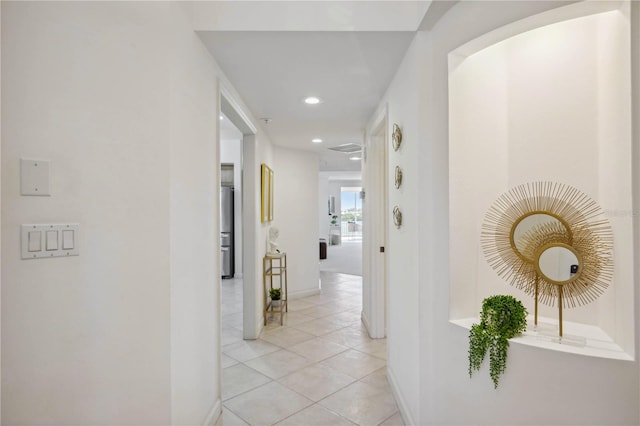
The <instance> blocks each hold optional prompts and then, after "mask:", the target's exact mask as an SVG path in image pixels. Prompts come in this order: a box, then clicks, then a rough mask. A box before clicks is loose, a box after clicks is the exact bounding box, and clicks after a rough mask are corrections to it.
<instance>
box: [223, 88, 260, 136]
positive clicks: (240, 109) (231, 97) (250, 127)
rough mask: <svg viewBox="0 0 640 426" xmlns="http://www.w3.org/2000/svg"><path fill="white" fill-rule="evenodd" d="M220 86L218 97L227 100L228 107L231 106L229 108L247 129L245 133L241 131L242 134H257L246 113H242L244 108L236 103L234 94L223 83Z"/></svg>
mask: <svg viewBox="0 0 640 426" xmlns="http://www.w3.org/2000/svg"><path fill="white" fill-rule="evenodd" d="M220 86H221V87H220V96H221V97H224V98H225V99H226V100H227V102H229V105H230V106H231V108H233V110H234V111H235V112H236V114H237V115H238V117H239V118H240V119H241V120H242V121H244V124H245V125H246V126H247V129H245V131H243V132H242V133H243V134H247V133H249V134H253V135H255V134H256V133H258V129H257V128H256V126H255V124H253V122H252V121H251V119H250V118H249V116H248V115H247V113H246V112H245V111H244V108H243V107H242V105H241V104H240V102H238V100H237V99H236V96H235V94H234V93H233V92H232V91H231V89H229V88H228V87H227V85H226V84H224V83H222V84H221V85H220Z"/></svg>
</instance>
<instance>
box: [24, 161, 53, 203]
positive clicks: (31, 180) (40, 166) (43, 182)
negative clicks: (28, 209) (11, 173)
mask: <svg viewBox="0 0 640 426" xmlns="http://www.w3.org/2000/svg"><path fill="white" fill-rule="evenodd" d="M20 195H35V196H45V197H47V196H50V195H51V187H50V184H49V160H35V159H30V158H21V159H20Z"/></svg>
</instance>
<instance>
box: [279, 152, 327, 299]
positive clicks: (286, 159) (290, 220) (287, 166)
mask: <svg viewBox="0 0 640 426" xmlns="http://www.w3.org/2000/svg"><path fill="white" fill-rule="evenodd" d="M272 169H273V171H274V179H275V183H274V194H275V195H274V202H275V209H274V213H273V222H272V223H270V226H275V227H276V228H278V230H279V231H280V236H279V238H278V240H277V241H276V242H277V243H278V248H279V249H280V250H281V251H283V252H286V253H287V272H288V293H289V297H291V298H295V297H304V296H310V295H313V294H318V293H319V291H320V289H319V281H318V280H319V266H318V265H319V264H318V259H319V256H318V250H319V249H318V234H317V232H316V229H317V224H318V220H319V218H318V209H317V207H316V206H317V200H318V155H317V154H315V153H311V152H305V151H301V150H294V149H287V148H281V147H275V148H274V150H273V166H272Z"/></svg>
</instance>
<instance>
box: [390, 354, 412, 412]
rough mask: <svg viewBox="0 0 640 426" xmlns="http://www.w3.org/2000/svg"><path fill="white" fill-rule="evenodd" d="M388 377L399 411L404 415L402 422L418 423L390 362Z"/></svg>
mask: <svg viewBox="0 0 640 426" xmlns="http://www.w3.org/2000/svg"><path fill="white" fill-rule="evenodd" d="M387 379H389V386H391V392H392V393H393V396H394V398H395V399H396V403H397V404H398V411H400V415H401V416H402V422H403V423H404V424H405V425H416V424H417V423H416V420H415V419H414V418H413V417H411V412H410V411H409V408H408V407H407V403H406V400H405V398H404V396H403V395H402V392H400V389H399V388H398V381H397V380H396V377H395V376H394V374H393V372H392V371H391V369H390V368H389V365H388V364H387Z"/></svg>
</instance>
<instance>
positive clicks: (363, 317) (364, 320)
mask: <svg viewBox="0 0 640 426" xmlns="http://www.w3.org/2000/svg"><path fill="white" fill-rule="evenodd" d="M360 319H361V320H362V324H364V328H366V329H367V332H369V330H371V325H370V324H371V323H370V322H369V318H368V317H367V314H366V313H365V312H364V311H362V312H360ZM369 335H371V333H369Z"/></svg>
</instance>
